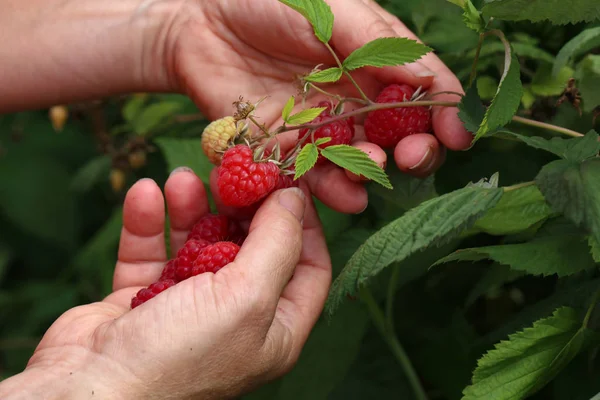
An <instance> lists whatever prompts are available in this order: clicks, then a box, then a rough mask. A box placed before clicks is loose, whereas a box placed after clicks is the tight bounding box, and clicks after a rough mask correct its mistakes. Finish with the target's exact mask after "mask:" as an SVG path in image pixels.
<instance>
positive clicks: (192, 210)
mask: <svg viewBox="0 0 600 400" xmlns="http://www.w3.org/2000/svg"><path fill="white" fill-rule="evenodd" d="M298 190H299V189H290V190H287V191H280V192H276V193H274V194H273V195H271V196H270V197H269V198H268V199H267V200H266V201H265V203H264V204H263V205H262V206H261V208H260V209H259V210H258V212H257V214H256V215H255V217H254V218H253V220H252V224H251V226H250V232H249V235H248V237H247V239H246V240H245V242H244V244H243V246H242V248H241V250H240V252H239V254H238V256H237V258H236V260H235V262H233V263H232V264H229V265H228V266H226V267H225V268H223V269H221V270H220V271H218V272H217V273H216V274H212V273H206V274H202V275H198V276H195V277H192V278H190V279H188V280H185V281H183V282H180V283H178V284H177V285H176V286H174V287H171V288H169V289H168V290H167V291H165V292H164V293H161V294H160V295H158V296H157V297H155V298H153V299H151V300H149V301H147V302H146V303H144V304H143V305H141V306H139V307H137V308H135V309H134V310H130V309H129V304H130V301H131V298H132V296H133V295H134V294H135V293H136V292H137V291H138V290H139V289H140V287H141V286H148V285H149V284H150V283H152V282H154V281H156V280H157V278H158V277H159V276H160V273H161V270H162V268H163V267H164V265H165V261H166V248H165V241H164V237H165V236H164V225H165V224H164V222H165V209H164V199H163V195H162V193H161V190H160V189H159V188H158V186H157V185H156V184H155V183H154V182H153V181H151V180H149V179H144V180H141V181H139V182H138V183H136V184H135V185H134V186H133V187H132V188H131V189H130V191H129V192H128V194H127V196H126V199H125V204H124V211H123V223H124V226H123V230H122V234H121V242H120V248H119V261H118V263H117V266H116V269H115V275H114V292H113V293H112V294H111V295H109V296H108V297H107V298H105V299H104V300H103V301H101V302H98V303H94V304H90V305H85V306H81V307H77V308H74V309H72V310H69V311H68V312H66V313H65V314H64V315H62V316H61V317H60V318H59V319H58V320H57V321H56V322H55V323H54V324H53V325H52V326H51V328H50V329H49V330H48V331H47V333H46V334H45V335H44V337H43V339H42V341H41V342H40V344H39V346H38V347H37V349H36V350H35V353H34V355H33V357H32V358H31V360H30V361H29V364H28V366H27V369H26V370H25V371H24V372H23V373H22V374H20V375H17V376H15V377H13V378H10V379H7V380H6V381H4V382H3V383H2V384H0V397H1V398H3V399H13V398H21V397H19V395H22V396H23V397H24V398H36V395H40V396H41V393H43V394H44V398H48V397H47V396H52V398H78V399H79V398H88V397H90V394H94V396H95V397H94V398H111V399H121V398H123V399H137V398H144V399H148V398H150V399H151V398H160V399H187V398H196V397H195V396H199V397H200V398H203V399H212V398H214V399H223V398H231V397H234V396H237V395H239V394H241V393H243V392H245V391H247V390H249V389H251V388H252V387H254V386H255V385H259V384H261V383H264V382H265V381H267V380H271V379H274V378H276V377H278V376H280V375H281V374H283V373H285V372H286V371H288V370H289V369H290V368H291V367H292V365H293V364H294V363H295V361H296V359H297V358H298V356H299V354H300V350H301V349H302V347H303V344H304V343H305V341H306V339H307V337H308V334H309V332H310V330H311V328H312V327H313V325H314V323H315V322H316V320H317V318H318V316H319V315H320V312H321V310H322V307H323V304H324V302H325V299H326V296H327V292H328V289H329V284H330V281H331V270H330V260H329V255H328V252H327V247H326V244H325V240H324V236H323V233H322V230H321V226H320V222H319V219H318V216H317V214H316V212H315V209H314V208H313V206H312V204H311V202H310V197H308V199H309V200H308V201H307V200H305V197H304V196H299V195H298V192H297V191H298ZM165 195H166V203H167V208H168V212H169V218H170V222H171V232H170V239H171V248H172V250H173V251H177V250H178V249H179V248H180V247H181V246H182V245H183V243H184V241H185V239H186V237H187V233H188V231H189V229H190V228H191V227H192V225H193V224H194V223H195V221H196V220H197V219H198V218H199V217H200V216H202V215H203V214H205V213H207V212H208V210H209V209H208V203H207V200H206V194H205V189H204V186H203V184H202V182H201V181H200V180H199V179H198V178H197V177H196V175H194V174H193V173H191V172H187V171H179V172H176V173H173V174H172V176H171V177H170V178H169V180H168V181H167V183H166V185H165ZM34 392H35V393H34Z"/></svg>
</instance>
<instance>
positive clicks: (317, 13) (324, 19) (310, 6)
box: [279, 0, 333, 43]
mask: <svg viewBox="0 0 600 400" xmlns="http://www.w3.org/2000/svg"><path fill="white" fill-rule="evenodd" d="M279 1H280V2H281V3H283V4H285V5H286V6H288V7H290V8H292V9H294V10H296V11H297V12H299V13H300V14H302V16H303V17H304V18H306V19H307V20H308V22H310V24H311V25H312V26H313V29H314V31H315V36H316V37H317V38H318V39H319V40H320V41H321V42H323V43H328V42H329V40H330V39H331V32H332V31H333V13H332V12H331V8H330V7H329V5H328V4H327V3H325V2H324V1H323V0H279Z"/></svg>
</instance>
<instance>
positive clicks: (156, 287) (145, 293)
mask: <svg viewBox="0 0 600 400" xmlns="http://www.w3.org/2000/svg"><path fill="white" fill-rule="evenodd" d="M171 286H175V281H174V280H172V279H167V280H166V281H159V282H155V283H153V284H152V285H150V286H148V287H147V288H146V289H140V291H139V292H137V294H136V295H135V297H134V298H133V299H131V309H132V310H133V309H134V308H136V307H137V306H139V305H141V304H144V303H145V302H147V301H148V300H150V299H152V298H154V297H156V295H158V294H160V293H162V292H164V291H165V290H167V289H168V288H170V287H171Z"/></svg>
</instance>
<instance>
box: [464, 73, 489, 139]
mask: <svg viewBox="0 0 600 400" xmlns="http://www.w3.org/2000/svg"><path fill="white" fill-rule="evenodd" d="M458 109H459V112H458V117H459V118H460V120H461V121H462V122H463V123H464V124H465V128H466V129H467V130H468V131H469V132H471V133H475V132H477V131H478V130H479V126H480V125H481V123H482V122H483V117H484V116H485V107H484V106H483V103H482V102H481V98H480V97H479V93H478V90H477V84H476V83H475V84H474V85H471V87H469V88H468V89H467V91H466V93H465V95H464V96H463V98H462V99H461V101H460V104H459V105H458Z"/></svg>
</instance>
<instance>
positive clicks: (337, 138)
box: [298, 101, 354, 163]
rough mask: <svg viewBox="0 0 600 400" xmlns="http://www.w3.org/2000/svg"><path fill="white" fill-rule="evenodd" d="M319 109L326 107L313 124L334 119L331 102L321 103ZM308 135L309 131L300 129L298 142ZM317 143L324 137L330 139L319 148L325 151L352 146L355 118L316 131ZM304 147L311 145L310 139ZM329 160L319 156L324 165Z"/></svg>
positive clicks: (314, 134)
mask: <svg viewBox="0 0 600 400" xmlns="http://www.w3.org/2000/svg"><path fill="white" fill-rule="evenodd" d="M317 107H326V109H325V110H323V112H321V114H320V115H319V116H318V117H317V118H315V119H314V120H313V121H312V122H311V124H318V123H321V122H326V121H327V120H329V119H331V118H333V117H334V116H332V115H331V109H332V104H331V103H330V102H324V101H322V102H320V103H319V104H317ZM307 133H308V129H300V130H299V131H298V140H300V139H302V138H303V137H304V136H306V134H307ZM313 136H314V139H315V141H316V140H317V139H321V138H324V137H330V138H331V140H330V141H329V142H327V143H324V144H322V145H320V146H319V148H321V149H324V148H325V147H329V146H333V145H338V144H350V142H351V141H352V138H353V137H354V117H350V118H346V119H343V120H339V121H334V122H332V123H330V124H327V125H325V126H322V127H320V128H318V129H316V130H315V132H314V133H313ZM304 143H305V144H304V145H303V147H304V146H305V145H306V144H308V143H310V139H308V140H307V141H306V142H304ZM326 161H327V159H326V158H325V157H323V156H319V159H318V161H317V162H318V163H324V162H326Z"/></svg>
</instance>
